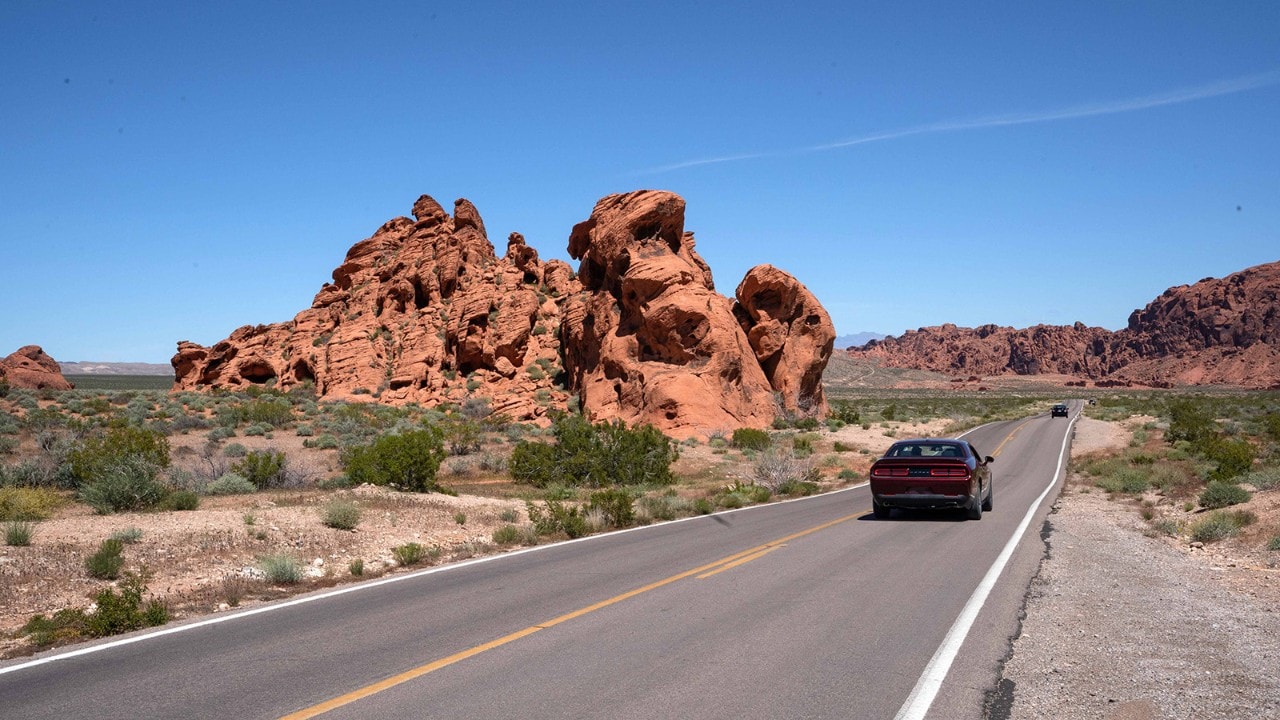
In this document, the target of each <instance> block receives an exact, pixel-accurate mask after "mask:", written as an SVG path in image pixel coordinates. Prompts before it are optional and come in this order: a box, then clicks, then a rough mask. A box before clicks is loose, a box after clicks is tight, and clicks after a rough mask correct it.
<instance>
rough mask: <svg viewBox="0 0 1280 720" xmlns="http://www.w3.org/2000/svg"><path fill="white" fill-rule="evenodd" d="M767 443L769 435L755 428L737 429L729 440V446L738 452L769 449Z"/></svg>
mask: <svg viewBox="0 0 1280 720" xmlns="http://www.w3.org/2000/svg"><path fill="white" fill-rule="evenodd" d="M769 442H770V439H769V433H768V432H767V431H765V430H758V429H756V428H738V429H737V430H734V431H733V439H732V440H730V444H731V445H733V446H734V447H736V448H738V449H739V450H764V449H765V448H767V447H769Z"/></svg>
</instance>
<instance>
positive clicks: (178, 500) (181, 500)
mask: <svg viewBox="0 0 1280 720" xmlns="http://www.w3.org/2000/svg"><path fill="white" fill-rule="evenodd" d="M164 504H165V505H166V506H167V507H169V508H170V509H172V510H178V511H185V510H195V509H196V508H198V507H200V496H199V495H197V494H195V493H194V492H192V491H190V490H174V491H173V492H172V493H170V494H169V497H167V498H165V503H164Z"/></svg>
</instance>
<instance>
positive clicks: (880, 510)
mask: <svg viewBox="0 0 1280 720" xmlns="http://www.w3.org/2000/svg"><path fill="white" fill-rule="evenodd" d="M871 513H872V514H873V515H875V516H876V519H877V520H885V519H887V518H888V517H889V508H887V507H885V506H883V505H881V504H880V503H878V502H876V501H875V500H872V501H871Z"/></svg>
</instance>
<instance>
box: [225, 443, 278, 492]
mask: <svg viewBox="0 0 1280 720" xmlns="http://www.w3.org/2000/svg"><path fill="white" fill-rule="evenodd" d="M285 464H286V459H285V455H284V453H283V452H281V451H279V450H250V451H249V452H248V453H247V454H246V455H245V456H244V457H243V458H240V460H239V461H237V462H235V463H234V464H232V466H231V471H232V472H234V473H236V474H238V475H240V476H242V477H244V479H246V480H248V481H249V482H251V483H253V484H254V486H255V487H257V488H258V489H259V490H264V489H266V488H272V487H279V486H280V485H283V484H284V473H285Z"/></svg>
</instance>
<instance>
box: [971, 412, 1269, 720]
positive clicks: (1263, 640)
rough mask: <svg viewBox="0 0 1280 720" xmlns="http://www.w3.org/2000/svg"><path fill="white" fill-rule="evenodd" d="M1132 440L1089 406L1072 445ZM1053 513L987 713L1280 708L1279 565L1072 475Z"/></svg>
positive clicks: (1229, 712)
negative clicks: (1208, 543)
mask: <svg viewBox="0 0 1280 720" xmlns="http://www.w3.org/2000/svg"><path fill="white" fill-rule="evenodd" d="M1127 443H1128V433H1127V432H1126V431H1125V430H1124V429H1123V428H1121V427H1120V426H1117V425H1114V424H1111V423H1105V422H1101V421H1097V420H1091V419H1088V418H1081V419H1080V421H1079V423H1078V425H1077V428H1076V436H1075V440H1074V441H1073V444H1072V455H1073V457H1075V456H1079V455H1081V454H1083V453H1087V452H1093V451H1097V450H1100V449H1106V448H1109V447H1116V448H1119V447H1124V446H1125V445H1126V444H1127ZM1046 524H1047V530H1048V540H1047V545H1048V548H1047V550H1048V552H1047V555H1046V557H1045V559H1044V561H1043V562H1042V564H1041V567H1040V572H1039V575H1038V576H1037V577H1036V579H1035V580H1033V582H1032V585H1031V587H1030V589H1029V592H1028V596H1027V602H1026V606H1025V619H1024V622H1023V624H1022V630H1021V633H1020V635H1019V637H1018V638H1017V639H1016V640H1015V641H1014V643H1013V647H1012V653H1011V655H1010V657H1009V659H1008V661H1007V663H1006V664H1005V667H1004V672H1003V679H1002V681H1001V684H1000V688H999V690H998V692H997V693H996V695H995V696H994V697H992V698H991V699H990V701H989V703H988V712H987V716H988V718H999V719H1001V720H1004V719H1009V720H1024V719H1026V720H1030V719H1033V718H1035V719H1039V718H1055V719H1056V720H1077V719H1080V720H1084V719H1086V718H1087V719H1090V720H1095V719H1102V720H1151V719H1156V718H1159V719H1161V720H1164V719H1173V718H1188V719H1190V718H1195V719H1197V720H1217V719H1221V720H1236V719H1239V718H1280V643H1278V642H1277V638H1280V588H1278V587H1277V585H1278V584H1280V570H1277V569H1276V568H1275V567H1265V566H1263V565H1261V564H1259V562H1258V560H1257V557H1256V556H1255V557H1250V556H1249V554H1248V553H1233V552H1232V551H1231V549H1230V548H1223V549H1218V548H1213V549H1210V550H1204V549H1201V548H1194V547H1190V546H1188V545H1187V544H1186V541H1185V540H1182V541H1179V540H1177V539H1174V538H1168V537H1153V536H1148V535H1147V534H1144V531H1145V530H1146V523H1145V522H1144V521H1143V520H1142V519H1141V517H1140V516H1139V514H1138V512H1137V510H1136V508H1135V507H1134V506H1133V505H1131V504H1129V503H1125V502H1119V501H1113V500H1109V499H1108V498H1107V496H1106V493H1103V492H1101V491H1100V490H1098V489H1096V488H1090V487H1089V486H1088V485H1087V484H1086V483H1084V482H1082V481H1081V480H1080V479H1079V478H1074V477H1072V478H1069V479H1068V481H1067V485H1066V487H1065V488H1064V489H1063V492H1062V494H1061V496H1060V497H1059V498H1058V500H1057V502H1056V503H1055V504H1054V506H1053V509H1052V512H1051V514H1050V515H1049V517H1048V519H1047V521H1046ZM1271 554H1272V555H1274V554H1275V553H1271ZM1263 562H1265V563H1266V564H1270V565H1275V564H1276V561H1275V560H1270V561H1266V560H1264V561H1263Z"/></svg>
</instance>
